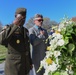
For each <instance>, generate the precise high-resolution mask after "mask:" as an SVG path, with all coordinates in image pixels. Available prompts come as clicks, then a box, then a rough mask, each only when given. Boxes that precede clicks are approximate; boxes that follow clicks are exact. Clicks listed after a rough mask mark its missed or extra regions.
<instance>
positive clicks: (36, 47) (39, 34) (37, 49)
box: [29, 14, 48, 75]
mask: <svg viewBox="0 0 76 75" xmlns="http://www.w3.org/2000/svg"><path fill="white" fill-rule="evenodd" d="M33 21H34V24H35V25H34V26H33V27H32V28H30V29H29V36H30V42H31V44H32V47H33V52H32V61H33V64H34V67H35V71H36V75H43V73H44V69H42V70H41V71H40V72H38V73H37V70H38V69H39V67H40V61H41V60H43V58H44V57H45V51H46V47H47V45H46V43H45V41H46V39H47V38H48V33H47V31H46V30H45V29H44V28H42V24H43V16H42V15H41V14H36V15H35V16H34V20H33Z"/></svg>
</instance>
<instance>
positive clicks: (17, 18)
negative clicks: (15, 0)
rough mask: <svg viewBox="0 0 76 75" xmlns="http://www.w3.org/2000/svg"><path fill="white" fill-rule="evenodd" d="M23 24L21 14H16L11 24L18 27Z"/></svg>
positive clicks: (23, 20)
mask: <svg viewBox="0 0 76 75" xmlns="http://www.w3.org/2000/svg"><path fill="white" fill-rule="evenodd" d="M24 22H25V19H24V16H22V15H21V14H17V16H16V18H15V20H14V21H13V24H15V25H17V26H20V25H23V24H24Z"/></svg>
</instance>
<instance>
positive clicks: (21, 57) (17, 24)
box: [0, 8, 32, 75]
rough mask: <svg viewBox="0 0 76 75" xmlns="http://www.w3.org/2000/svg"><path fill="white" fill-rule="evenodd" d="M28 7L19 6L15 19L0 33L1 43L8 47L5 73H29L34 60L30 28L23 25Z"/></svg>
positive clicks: (9, 74) (21, 74) (7, 74)
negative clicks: (30, 43)
mask: <svg viewBox="0 0 76 75" xmlns="http://www.w3.org/2000/svg"><path fill="white" fill-rule="evenodd" d="M25 18H26V9H25V8H18V9H17V10H16V12H15V20H14V21H13V23H12V24H10V25H9V26H8V27H7V28H6V29H4V30H3V31H2V32H1V33H0V44H1V45H4V46H6V47H7V49H8V52H7V56H6V62H5V75H28V73H29V71H30V68H31V65H32V62H31V57H30V45H29V37H28V30H27V29H26V28H24V27H23V24H24V23H25Z"/></svg>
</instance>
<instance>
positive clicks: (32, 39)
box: [29, 28, 48, 46]
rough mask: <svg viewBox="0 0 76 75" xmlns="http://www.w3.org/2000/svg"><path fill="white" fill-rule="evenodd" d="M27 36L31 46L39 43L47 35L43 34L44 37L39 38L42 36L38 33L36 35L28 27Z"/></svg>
mask: <svg viewBox="0 0 76 75" xmlns="http://www.w3.org/2000/svg"><path fill="white" fill-rule="evenodd" d="M29 37H30V42H31V44H32V45H33V46H36V45H38V44H40V43H41V42H42V41H44V40H45V39H46V38H47V37H48V36H47V35H46V34H45V38H39V37H42V36H40V35H38V36H36V34H35V32H34V30H33V29H32V28H30V29H29Z"/></svg>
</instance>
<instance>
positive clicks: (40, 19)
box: [34, 17, 43, 27]
mask: <svg viewBox="0 0 76 75" xmlns="http://www.w3.org/2000/svg"><path fill="white" fill-rule="evenodd" d="M34 23H35V25H37V26H39V27H41V26H42V23H43V18H41V17H38V18H36V19H34Z"/></svg>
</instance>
